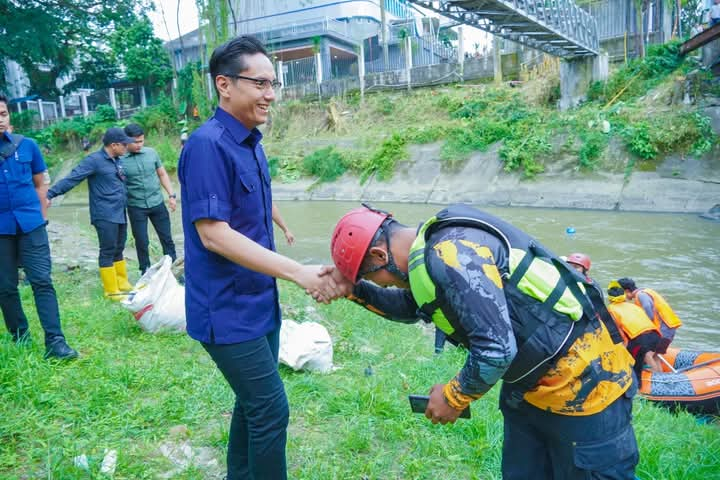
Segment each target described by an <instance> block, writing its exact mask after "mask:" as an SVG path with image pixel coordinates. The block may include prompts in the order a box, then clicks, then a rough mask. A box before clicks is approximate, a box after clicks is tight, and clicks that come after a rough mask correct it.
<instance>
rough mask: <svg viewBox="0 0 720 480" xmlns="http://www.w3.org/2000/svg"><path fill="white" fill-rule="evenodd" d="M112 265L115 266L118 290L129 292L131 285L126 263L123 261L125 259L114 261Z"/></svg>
mask: <svg viewBox="0 0 720 480" xmlns="http://www.w3.org/2000/svg"><path fill="white" fill-rule="evenodd" d="M113 266H114V267H115V273H116V274H117V285H118V290H120V291H121V292H129V291H130V290H132V289H133V286H132V284H131V283H130V282H129V281H128V274H127V263H125V260H120V261H119V262H115V263H113Z"/></svg>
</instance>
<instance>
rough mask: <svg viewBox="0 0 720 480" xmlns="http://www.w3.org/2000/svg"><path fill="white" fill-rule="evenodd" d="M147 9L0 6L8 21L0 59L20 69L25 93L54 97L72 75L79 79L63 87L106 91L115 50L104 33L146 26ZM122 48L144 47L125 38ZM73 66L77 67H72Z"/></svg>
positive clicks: (126, 1)
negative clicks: (26, 86)
mask: <svg viewBox="0 0 720 480" xmlns="http://www.w3.org/2000/svg"><path fill="white" fill-rule="evenodd" d="M148 8H149V4H148V2H146V1H145V0H116V1H114V2H97V1H96V0H73V1H64V0H50V1H44V0H23V1H9V2H8V1H4V2H0V16H2V18H4V19H12V20H11V21H5V22H3V41H2V42H0V58H2V59H10V60H14V61H16V62H17V63H18V64H20V65H21V66H22V68H23V70H24V71H25V72H26V73H27V75H28V78H29V80H30V92H29V93H30V94H39V95H42V96H44V97H52V96H55V95H57V94H58V93H59V91H58V88H57V86H56V85H57V79H58V78H60V77H62V76H63V75H66V74H68V73H70V72H73V71H76V72H77V73H78V78H77V79H76V80H77V81H76V82H73V83H71V84H70V85H68V86H67V88H68V89H74V88H78V87H80V86H89V87H96V88H102V87H105V86H107V84H108V82H109V81H110V80H113V79H114V78H115V75H116V74H117V73H118V72H119V68H118V67H119V65H117V62H116V59H115V58H114V53H115V52H113V51H112V49H111V48H110V46H109V44H108V41H107V40H108V37H109V33H110V32H112V31H120V30H122V29H126V28H133V27H132V26H133V25H138V24H141V23H143V22H145V23H146V24H147V18H146V16H145V12H146V11H147V9H148ZM153 38H154V37H153ZM147 39H148V37H143V38H142V39H138V40H142V42H145V41H147ZM155 41H157V39H155ZM125 47H127V48H134V47H138V48H143V45H140V44H137V45H130V39H128V41H127V43H126V44H125ZM156 61H157V60H156ZM159 61H160V62H161V61H163V59H159ZM76 62H77V63H76ZM164 63H167V55H165V57H164ZM78 64H79V66H80V67H81V68H80V69H77V68H76V67H77V66H78ZM156 65H159V63H157V64H156ZM126 67H129V65H126ZM154 68H155V67H153V69H152V70H149V72H152V71H154ZM3 71H4V69H3ZM66 91H70V90H66Z"/></svg>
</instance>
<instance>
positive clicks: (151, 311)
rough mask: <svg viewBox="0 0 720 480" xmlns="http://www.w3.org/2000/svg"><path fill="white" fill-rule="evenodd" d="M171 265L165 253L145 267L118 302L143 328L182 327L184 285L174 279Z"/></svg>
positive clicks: (154, 330)
mask: <svg viewBox="0 0 720 480" xmlns="http://www.w3.org/2000/svg"><path fill="white" fill-rule="evenodd" d="M171 266H172V259H171V258H170V257H169V256H167V255H165V256H164V257H163V258H162V259H161V260H160V261H159V262H158V263H156V264H155V265H153V266H152V267H150V268H149V269H147V271H146V272H145V274H144V275H143V276H142V277H140V280H138V281H137V283H136V284H135V287H134V288H133V291H132V293H131V294H130V296H129V297H128V298H127V299H126V300H123V302H122V305H123V306H124V307H125V308H127V309H128V310H130V311H131V312H132V313H133V316H134V317H135V320H137V321H138V323H139V324H140V327H142V329H143V330H145V331H146V332H150V333H157V332H184V331H185V287H183V286H182V285H180V284H179V283H178V282H177V280H176V279H175V276H174V275H173V274H172V272H171V271H170V268H171Z"/></svg>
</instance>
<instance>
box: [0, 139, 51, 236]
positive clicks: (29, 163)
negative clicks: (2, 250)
mask: <svg viewBox="0 0 720 480" xmlns="http://www.w3.org/2000/svg"><path fill="white" fill-rule="evenodd" d="M11 138H12V137H11V135H10V134H9V133H7V132H4V133H3V134H2V135H0V142H10V141H11ZM0 162H2V163H0V235H15V234H16V233H18V228H19V229H20V230H21V231H22V232H24V233H27V232H31V231H33V230H35V229H36V228H37V227H39V226H40V225H42V224H43V223H45V219H43V216H42V209H41V208H40V200H39V199H38V196H37V192H36V191H35V184H34V183H33V179H32V176H33V175H35V174H37V173H42V172H44V171H45V170H47V166H45V160H43V157H42V153H40V149H39V148H38V146H37V144H36V143H35V142H34V141H33V140H31V139H29V138H25V139H23V141H22V142H20V145H18V148H17V150H15V153H14V154H12V155H10V157H9V158H7V159H4V160H3V159H2V158H0Z"/></svg>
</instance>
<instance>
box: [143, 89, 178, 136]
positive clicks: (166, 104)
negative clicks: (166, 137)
mask: <svg viewBox="0 0 720 480" xmlns="http://www.w3.org/2000/svg"><path fill="white" fill-rule="evenodd" d="M179 116H180V114H179V112H178V109H177V108H176V107H175V104H173V102H172V99H170V98H168V97H167V96H165V95H161V96H160V101H159V102H158V104H157V105H153V106H152V107H148V108H146V109H144V110H140V111H139V112H138V113H136V114H135V115H133V117H132V120H133V121H134V122H137V123H139V124H140V125H141V126H142V127H143V129H144V130H145V132H153V133H155V134H175V133H176V132H177V131H179V128H178V122H177V119H178V118H179Z"/></svg>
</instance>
